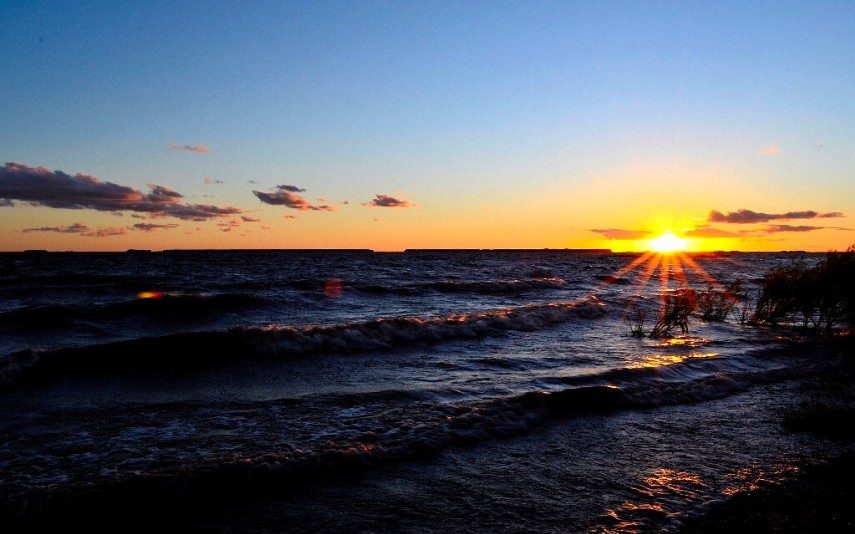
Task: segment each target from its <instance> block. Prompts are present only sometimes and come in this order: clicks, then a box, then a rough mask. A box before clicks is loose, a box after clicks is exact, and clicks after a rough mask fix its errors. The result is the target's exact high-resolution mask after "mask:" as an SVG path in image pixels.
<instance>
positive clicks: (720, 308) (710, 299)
mask: <svg viewBox="0 0 855 534" xmlns="http://www.w3.org/2000/svg"><path fill="white" fill-rule="evenodd" d="M741 294H742V281H741V280H734V281H733V282H731V283H729V284H727V285H726V286H724V287H723V288H721V289H716V288H715V287H713V285H712V284H710V285H708V286H707V288H706V289H705V290H704V291H701V292H699V293H698V310H700V312H701V319H703V320H704V321H724V320H725V319H726V318H727V316H728V315H730V312H731V311H733V308H734V307H735V306H736V304H737V303H738V302H739V300H740V297H739V295H741Z"/></svg>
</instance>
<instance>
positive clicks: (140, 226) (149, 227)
mask: <svg viewBox="0 0 855 534" xmlns="http://www.w3.org/2000/svg"><path fill="white" fill-rule="evenodd" d="M176 226H178V225H177V224H174V223H171V224H153V223H137V224H135V225H133V228H135V229H137V230H142V231H143V232H153V231H155V230H169V229H170V228H175V227H176Z"/></svg>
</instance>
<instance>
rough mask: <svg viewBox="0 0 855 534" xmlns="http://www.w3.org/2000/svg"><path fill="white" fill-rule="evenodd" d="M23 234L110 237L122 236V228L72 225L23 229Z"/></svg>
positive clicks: (123, 231) (123, 230) (123, 232)
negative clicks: (40, 233) (46, 233)
mask: <svg viewBox="0 0 855 534" xmlns="http://www.w3.org/2000/svg"><path fill="white" fill-rule="evenodd" d="M21 231H22V232H24V233H25V234H28V233H30V232H56V233H60V234H77V235H81V236H85V237H110V236H114V235H124V234H125V229H124V228H121V227H120V228H95V229H91V228H89V227H88V226H86V225H85V224H80V223H74V224H71V225H68V226H42V227H41V228H24V229H23V230H21Z"/></svg>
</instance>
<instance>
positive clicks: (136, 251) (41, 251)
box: [0, 248, 828, 256]
mask: <svg viewBox="0 0 855 534" xmlns="http://www.w3.org/2000/svg"><path fill="white" fill-rule="evenodd" d="M196 252H244V253H258V252H286V253H341V252H348V253H363V254H422V253H451V254H457V253H472V252H486V253H491V252H497V253H520V252H528V253H556V252H560V253H568V254H645V252H642V251H614V250H612V249H608V248H408V249H404V250H372V249H369V248H198V249H197V248H184V249H181V248H176V249H162V250H150V249H128V250H44V249H29V250H3V251H0V254H4V255H6V254H29V255H33V254H162V253H196ZM827 252H828V251H814V252H811V251H807V250H756V251H754V250H705V251H699V250H696V251H683V252H682V253H683V254H688V255H690V256H714V255H719V254H825V253H827Z"/></svg>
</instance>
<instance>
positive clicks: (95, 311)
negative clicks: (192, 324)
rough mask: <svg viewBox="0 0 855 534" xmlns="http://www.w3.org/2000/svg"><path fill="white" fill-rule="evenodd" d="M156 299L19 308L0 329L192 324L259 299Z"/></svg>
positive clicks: (1, 319) (5, 316)
mask: <svg viewBox="0 0 855 534" xmlns="http://www.w3.org/2000/svg"><path fill="white" fill-rule="evenodd" d="M152 296H154V297H156V298H137V299H133V300H127V301H120V302H114V303H111V304H102V305H91V306H79V305H47V306H32V307H27V308H19V309H16V310H10V311H7V312H3V313H0V326H2V327H8V328H33V329H41V328H45V327H53V328H56V327H64V326H73V325H76V324H77V323H78V322H79V321H91V320H115V319H121V318H128V317H135V318H148V319H169V320H193V319H196V318H198V317H200V316H208V315H214V314H217V313H220V312H225V311H232V310H241V309H246V308H251V307H254V306H260V305H262V304H263V303H264V300H263V299H261V298H260V297H256V296H253V295H247V294H241V293H222V294H214V295H205V294H183V293H153V294H152Z"/></svg>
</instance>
